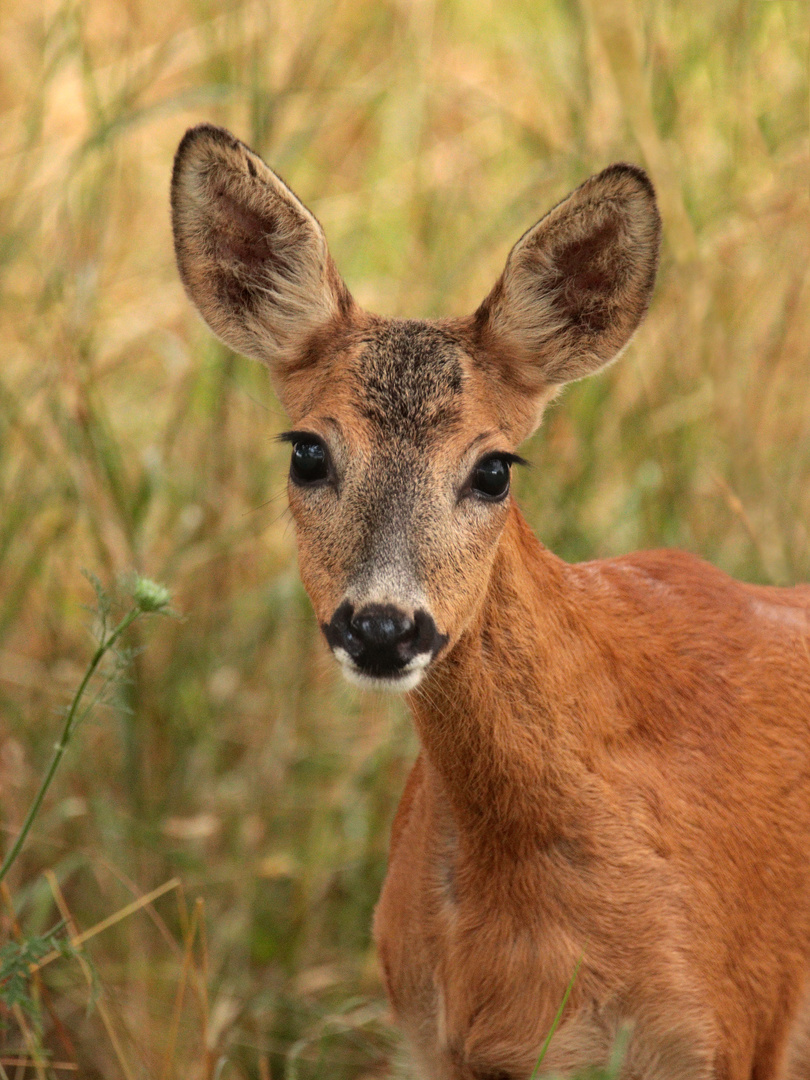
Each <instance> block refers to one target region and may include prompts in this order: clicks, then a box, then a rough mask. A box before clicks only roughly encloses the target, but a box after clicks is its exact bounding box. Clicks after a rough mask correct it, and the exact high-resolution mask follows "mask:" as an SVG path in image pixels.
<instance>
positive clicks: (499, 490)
mask: <svg viewBox="0 0 810 1080" xmlns="http://www.w3.org/2000/svg"><path fill="white" fill-rule="evenodd" d="M470 486H471V487H472V490H473V491H474V492H475V493H476V495H483V496H484V497H485V498H487V499H494V500H499V499H503V498H504V497H505V495H506V493H507V491H509V459H508V458H505V457H501V456H500V455H499V454H495V455H493V456H492V457H488V458H484V460H483V461H479V462H478V464H477V465H476V466H475V468H474V469H473V474H472V477H471V479H470Z"/></svg>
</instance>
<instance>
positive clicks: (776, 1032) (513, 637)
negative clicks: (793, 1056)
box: [375, 510, 810, 1080]
mask: <svg viewBox="0 0 810 1080" xmlns="http://www.w3.org/2000/svg"><path fill="white" fill-rule="evenodd" d="M505 539H506V541H507V542H505V543H503V544H502V546H501V549H500V554H501V558H500V559H499V563H498V564H497V565H496V567H495V569H494V572H493V579H492V589H491V592H490V595H489V596H488V598H487V601H486V602H485V605H484V607H483V608H482V610H481V612H480V615H479V617H478V620H477V621H476V624H475V625H474V626H472V627H471V628H470V630H469V631H468V633H467V635H466V636H465V638H464V640H463V643H460V645H459V646H458V647H457V648H456V649H455V650H454V652H453V653H452V655H451V656H449V657H448V658H447V660H446V661H445V662H444V663H439V664H437V666H436V668H435V670H434V671H433V672H432V673H431V675H430V676H429V677H428V679H427V680H426V684H425V685H424V689H422V688H421V687H420V690H418V691H416V692H415V693H413V694H412V695H411V697H412V698H413V699H415V700H413V701H411V703H410V704H411V707H412V709H413V714H414V720H415V723H416V727H417V731H418V732H419V737H420V740H421V742H422V745H423V748H424V749H423V753H422V756H421V757H420V760H419V762H418V763H417V765H416V767H415V769H414V772H413V774H412V775H411V779H410V781H409V784H408V788H407V791H406V795H405V797H404V799H403V802H402V804H401V806H400V809H399V812H398V815H397V819H396V822H395V825H394V832H393V837H392V844H391V856H390V866H389V874H388V879H387V881H386V884H385V888H384V891H383V894H382V898H381V900H380V904H379V907H378V910H377V916H376V927H375V930H376V939H377V943H378V949H379V953H380V957H381V960H382V964H383V970H384V972H385V977H386V986H387V989H388V993H389V995H390V997H391V1001H392V1004H393V1007H394V1011H395V1014H396V1015H397V1016H398V1017H400V1019H401V1022H402V1023H403V1025H404V1026H405V1028H406V1030H407V1031H408V1033H409V1035H410V1037H411V1039H412V1040H413V1043H414V1045H415V1046H417V1047H418V1048H419V1053H420V1056H421V1060H423V1061H424V1075H425V1076H427V1077H434V1076H435V1077H441V1078H443V1080H444V1078H445V1077H446V1078H448V1080H450V1078H452V1080H457V1078H460V1077H465V1078H469V1080H494V1078H495V1077H500V1076H509V1077H511V1076H515V1077H525V1076H529V1075H530V1074H531V1071H532V1068H533V1065H534V1062H535V1061H536V1059H537V1047H538V1045H539V1044H541V1043H542V1041H543V1037H544V1035H545V1034H546V1033H547V1032H548V1031H549V1030H550V1028H551V1025H552V1023H553V1020H554V1017H555V1015H556V1012H557V1009H558V1007H559V1004H560V1002H561V1001H562V999H563V995H564V993H565V990H566V987H567V985H568V983H569V981H570V979H571V975H572V973H573V971H574V970H575V968H576V965H577V961H578V959H579V958H580V957H583V956H584V957H585V960H584V962H583V966H582V968H581V970H580V972H579V974H578V977H577V979H576V980H575V982H574V986H573V990H572V993H571V997H570V999H569V1007H568V1011H567V1012H566V1014H565V1015H566V1019H565V1020H564V1021H563V1023H562V1025H561V1026H560V1028H559V1029H558V1031H557V1033H556V1034H555V1036H554V1038H553V1040H552V1042H551V1044H550V1048H549V1052H548V1054H547V1056H546V1059H545V1061H544V1067H545V1066H546V1065H547V1066H548V1067H549V1069H552V1068H553V1069H558V1070H562V1069H565V1068H570V1067H573V1066H580V1067H581V1066H583V1065H587V1064H588V1063H589V1062H593V1061H600V1060H606V1059H607V1058H609V1055H610V1050H611V1047H612V1046H613V1044H614V1041H615V1038H616V1036H617V1034H618V1032H619V1030H620V1028H621V1026H622V1025H623V1024H632V1025H634V1029H635V1035H634V1039H633V1040H632V1042H631V1044H630V1051H629V1053H628V1057H627V1059H626V1067H627V1069H628V1075H630V1076H633V1077H645V1078H648V1077H649V1078H656V1080H658V1078H660V1080H680V1078H682V1077H683V1078H689V1080H693V1078H697V1077H706V1078H707V1080H708V1078H712V1080H714V1078H718V1080H719V1078H722V1080H738V1078H739V1080H748V1078H751V1077H771V1076H774V1077H776V1076H783V1075H785V1076H786V1075H788V1074H787V1073H783V1072H782V1071H781V1069H782V1068H784V1067H786V1059H783V1057H782V1053H783V1052H784V1050H785V1047H786V1046H788V1045H789V1042H790V1039H791V1038H798V1037H799V1035H800V1033H801V1032H800V1028H799V1021H798V1020H796V1019H795V1017H796V1016H797V1013H798V1009H799V1008H800V1006H801V1003H802V999H803V995H804V994H806V993H808V991H810V981H809V980H808V973H810V966H808V942H810V864H809V863H808V859H807V851H808V844H809V843H810V833H809V832H808V820H807V819H808V812H807V811H808V807H807V799H808V787H807V785H808V769H809V768H810V740H809V739H808V727H810V717H809V716H808V711H807V704H806V703H807V701H808V698H810V666H809V665H808V658H807V653H806V652H805V649H806V647H807V635H808V630H809V629H810V589H808V588H803V589H801V588H800V589H792V590H789V589H767V588H755V587H751V586H745V585H740V584H738V583H737V582H735V581H733V580H732V579H730V578H728V577H726V576H725V575H723V574H722V573H720V572H719V571H717V570H715V569H714V568H712V567H710V566H708V565H706V564H705V563H702V562H701V561H700V560H698V559H695V558H693V557H691V556H687V555H680V554H676V553H673V552H669V551H666V552H650V553H644V554H640V555H635V556H631V557H626V558H620V559H613V560H606V561H603V562H597V563H586V564H582V565H580V566H567V565H566V564H564V563H561V562H560V561H559V560H558V559H556V558H555V557H554V556H553V555H551V554H550V553H549V552H548V551H546V550H545V549H544V548H542V546H541V545H540V544H539V543H538V542H537V541H536V540H535V539H534V537H533V536H532V534H531V533H530V532H529V530H528V528H527V526H526V525H525V523H524V522H523V520H522V519H521V517H520V515H519V513H518V511H517V510H514V511H513V519H512V520H510V522H509V523H508V524H507V528H506V538H505ZM741 954H747V955H753V956H755V957H756V958H757V963H756V966H755V967H753V968H752V969H749V970H746V966H745V965H743V964H741V963H740V957H741ZM803 1067H804V1068H805V1069H806V1068H807V1062H806V1060H805V1064H804V1066H803ZM755 1069H756V1071H754V1070H755ZM793 1075H794V1076H795V1080H799V1077H800V1076H805V1075H807V1074H806V1073H805V1072H799V1071H796V1072H795V1073H794V1074H793Z"/></svg>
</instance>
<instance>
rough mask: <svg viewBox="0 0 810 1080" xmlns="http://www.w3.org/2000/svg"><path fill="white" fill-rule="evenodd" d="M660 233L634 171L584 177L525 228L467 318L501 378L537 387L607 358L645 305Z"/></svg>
mask: <svg viewBox="0 0 810 1080" xmlns="http://www.w3.org/2000/svg"><path fill="white" fill-rule="evenodd" d="M660 235H661V221H660V218H659V215H658V210H657V207H656V203H655V192H654V190H653V186H652V184H651V183H650V180H649V178H648V176H647V174H646V173H645V172H644V171H643V170H642V169H639V168H638V167H636V166H634V165H611V166H610V167H609V168H607V169H605V170H604V171H603V172H601V173H599V174H598V175H597V176H593V177H591V179H590V180H586V181H585V183H584V184H582V185H581V187H579V188H577V189H576V191H574V192H573V193H572V194H571V195H569V197H568V198H567V199H565V200H564V201H563V202H561V203H559V204H558V205H557V206H555V207H554V209H553V210H551V211H550V212H549V213H548V214H547V215H546V216H545V217H544V218H542V219H541V220H540V221H539V222H538V223H537V224H536V225H535V226H534V227H533V228H531V229H529V231H528V232H527V233H525V234H524V236H522V237H521V239H520V240H519V241H518V243H517V244H516V245H515V247H514V248H513V249H512V251H511V253H510V255H509V258H508V260H507V263H506V268H505V269H504V272H503V274H502V275H501V277H500V278H499V280H498V281H497V283H496V284H495V287H494V288H493V290H492V292H491V293H490V294H489V296H488V297H487V298H486V300H485V301H484V303H483V304H482V305H481V307H480V308H479V309H478V311H477V312H476V315H475V325H476V326H477V328H478V333H479V335H480V337H481V340H482V342H483V343H484V344H486V343H487V342H489V343H490V344H491V345H495V344H497V345H498V346H500V349H499V351H501V352H502V353H503V354H504V355H506V356H507V357H508V358H509V364H510V366H511V370H510V371H509V372H508V373H507V372H505V374H508V376H509V378H510V381H513V382H515V381H516V382H519V383H521V384H522V385H524V386H526V387H527V388H528V389H532V388H534V389H539V388H541V387H542V386H548V385H554V384H560V383H565V382H570V381H571V380H572V379H579V378H582V376H584V375H589V374H590V373H591V372H593V371H596V370H597V369H598V368H600V367H602V366H603V365H604V364H606V363H609V362H610V361H611V360H613V359H615V357H616V356H618V354H619V353H620V352H621V350H622V349H623V348H624V346H625V345H626V344H627V342H628V341H629V340H630V338H631V337H632V335H633V332H634V331H635V329H636V327H637V326H638V324H639V323H640V322H641V319H642V318H643V316H644V313H645V312H646V310H647V307H648V305H649V302H650V297H651V295H652V288H653V283H654V281H655V272H656V268H657V265H658V249H659V244H660Z"/></svg>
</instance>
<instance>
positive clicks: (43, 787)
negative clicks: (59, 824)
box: [0, 607, 143, 881]
mask: <svg viewBox="0 0 810 1080" xmlns="http://www.w3.org/2000/svg"><path fill="white" fill-rule="evenodd" d="M141 614H143V609H142V608H140V607H134V608H132V609H131V610H130V611H129V612H127V614H126V615H125V616H124V618H123V619H122V620H121V622H120V623H119V624H118V626H116V628H115V629H114V630H113V631H112V633H111V634H110V635H109V636H106V635H105V636H103V637H102V639H101V642H100V644H99V646H98V648H97V649H96V651H95V653H94V654H93V658H92V660H91V661H90V663H89V665H88V667H87V671H85V673H84V678H83V679H82V681H81V682H80V683H79V688H78V690H77V691H76V693H75V694H74V695H73V700H72V701H71V703H70V708H69V709H68V711H67V715H66V717H65V723H64V726H63V727H62V735H61V737H60V739H59V742H58V743H57V744H56V746H55V747H54V752H53V757H52V758H51V763H50V765H49V766H48V771H47V772H46V773H45V776H44V777H43V778H42V783H41V784H40V785H39V791H38V792H37V793H36V796H35V798H34V801H33V802H32V803H31V806H30V808H29V810H28V813H27V814H26V816H25V821H24V822H23V826H22V828H21V829H20V832H19V834H18V835H17V839H16V840H15V841H14V843H13V844H12V846H11V848H10V850H9V852H8V854H7V855H6V857H5V859H4V860H3V865H2V866H0V881H2V880H3V878H4V877H5V876H6V874H7V873H8V871H9V869H10V868H11V865H12V863H13V862H14V860H15V859H16V858H17V856H18V855H19V853H20V850H21V849H22V846H23V844H24V843H25V838H26V837H27V836H28V833H29V832H30V831H31V826H32V825H33V823H34V818H35V817H36V816H37V814H38V813H39V808H40V806H42V800H43V799H44V798H45V796H46V794H47V792H48V788H49V787H50V786H51V781H52V780H53V778H54V776H55V775H56V770H57V769H58V768H59V763H60V761H61V760H62V757H63V755H64V753H65V750H66V749H67V747H68V744H69V742H70V738H71V736H72V735H73V731H74V728H75V726H76V714H77V712H78V709H79V704H80V703H81V700H82V697H83V696H84V692H85V690H86V689H87V684H88V683H89V682H90V680H91V679H92V677H93V675H94V673H95V670H96V668H97V667H98V665H99V664H100V663H101V660H102V658H103V656H104V654H105V653H107V652H109V650H110V649H111V648H112V647H113V645H115V643H116V641H118V639H119V638H120V637H121V635H122V634H123V633H124V631H125V630H126V629H127V628H128V627H129V626H131V625H132V623H134V622H135V620H136V619H137V618H138V616H139V615H141Z"/></svg>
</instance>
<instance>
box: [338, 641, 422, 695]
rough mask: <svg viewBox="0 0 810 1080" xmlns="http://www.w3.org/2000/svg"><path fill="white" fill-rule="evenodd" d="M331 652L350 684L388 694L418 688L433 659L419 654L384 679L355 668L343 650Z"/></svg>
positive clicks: (352, 661) (401, 692)
mask: <svg viewBox="0 0 810 1080" xmlns="http://www.w3.org/2000/svg"><path fill="white" fill-rule="evenodd" d="M332 652H333V653H334V655H335V658H336V659H337V661H338V663H339V664H340V670H341V671H342V672H343V674H344V675H345V676H346V678H347V679H348V681H349V682H350V683H353V684H354V685H355V686H362V688H363V689H364V690H386V691H388V693H390V694H404V693H405V692H406V691H408V690H413V689H414V687H416V686H418V685H419V683H420V682H421V681H422V678H423V677H424V674H425V668H426V667H427V666H428V664H429V663H430V661H431V660H432V659H433V654H432V653H429V652H426V653H419V654H418V655H417V656H414V658H413V659H412V660H409V661H408V663H407V664H406V665H405V667H403V668H400V669H399V671H398V672H397V673H396V674H395V675H390V676H388V677H387V678H386V677H382V676H380V675H366V673H365V672H364V671H361V670H360V668H359V667H357V665H356V664H355V662H354V660H352V658H351V657H350V656H349V654H348V653H347V652H346V650H345V649H341V648H337V649H333V650H332Z"/></svg>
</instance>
